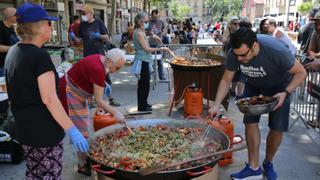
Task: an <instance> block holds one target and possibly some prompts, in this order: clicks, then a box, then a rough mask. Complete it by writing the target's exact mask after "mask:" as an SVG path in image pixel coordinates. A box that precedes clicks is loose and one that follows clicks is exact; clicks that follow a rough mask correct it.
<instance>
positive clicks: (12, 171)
mask: <svg viewBox="0 0 320 180" xmlns="http://www.w3.org/2000/svg"><path fill="white" fill-rule="evenodd" d="M165 65H166V67H168V64H165ZM130 67H131V66H130V64H128V65H126V66H125V67H124V68H123V69H122V70H121V71H120V72H118V73H116V74H114V75H112V76H111V77H112V80H113V92H114V97H115V98H116V99H117V100H118V101H120V102H121V103H122V106H120V107H119V109H120V110H121V111H122V112H123V113H126V111H134V110H136V108H137V105H136V104H137V102H136V101H137V100H136V99H137V98H136V84H137V82H136V79H135V77H134V76H133V75H132V74H131V73H130ZM166 72H167V71H166ZM168 96H169V91H168V84H162V83H160V84H157V85H156V86H155V89H154V90H151V92H150V96H149V102H150V103H151V104H152V105H153V109H154V111H153V113H152V114H151V115H143V116H136V118H139V119H148V118H157V119H159V118H160V119H162V118H169V117H168V106H169V100H168ZM229 107H230V108H229V111H228V112H227V113H226V116H228V117H230V118H231V119H232V120H233V122H234V123H235V133H236V134H240V135H242V136H244V126H243V124H242V114H241V113H240V112H239V111H238V109H237V107H236V106H235V105H234V98H231V101H230V104H229ZM93 111H94V110H93ZM182 114H183V103H180V104H179V105H178V106H177V107H176V108H175V109H174V111H173V114H172V118H174V119H183V115H182ZM260 130H261V136H262V141H261V147H260V150H261V152H260V162H262V161H263V159H264V155H265V154H264V150H265V138H266V135H267V132H268V127H267V116H266V115H265V116H263V117H262V119H261V123H260ZM68 142H69V139H68V137H66V138H65V146H64V147H65V153H64V170H63V179H66V180H78V179H90V178H86V177H84V176H82V175H79V174H78V173H77V172H76V164H77V162H76V157H75V154H74V153H73V150H72V148H71V146H70V144H69V143H68ZM319 149H320V134H318V133H316V132H315V131H314V130H312V129H306V128H305V127H304V126H303V124H302V123H301V122H300V121H298V122H297V123H296V124H295V125H294V126H293V128H292V129H291V130H290V132H288V133H285V136H284V139H283V143H282V145H281V147H280V150H279V152H278V154H277V155H276V158H275V160H274V166H275V169H276V170H277V172H278V174H279V179H280V180H282V179H286V180H287V179H288V180H289V179H290V180H302V179H303V180H305V179H306V180H318V179H320V151H319ZM233 157H234V163H233V164H231V165H229V166H227V167H223V168H221V167H220V168H219V179H221V180H225V179H230V178H229V175H230V173H232V172H235V171H238V170H240V169H242V168H243V166H244V163H245V162H246V159H247V151H246V150H243V151H240V152H236V153H234V156H233ZM24 172H25V164H24V162H23V163H21V164H19V165H9V164H1V165H0V174H1V176H0V179H1V180H16V179H24Z"/></svg>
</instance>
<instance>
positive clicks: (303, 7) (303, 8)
mask: <svg viewBox="0 0 320 180" xmlns="http://www.w3.org/2000/svg"><path fill="white" fill-rule="evenodd" d="M312 8H313V4H312V2H306V3H302V4H300V5H299V6H298V11H299V12H300V14H302V15H306V14H308V12H309V11H311V9H312Z"/></svg>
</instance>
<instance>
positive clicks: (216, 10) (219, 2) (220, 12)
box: [205, 0, 244, 20]
mask: <svg viewBox="0 0 320 180" xmlns="http://www.w3.org/2000/svg"><path fill="white" fill-rule="evenodd" d="M243 1H244V0H237V1H235V0H205V5H206V7H209V8H210V9H211V10H212V14H213V18H214V19H215V20H218V19H220V18H228V17H229V16H232V15H236V16H240V14H241V11H242V5H243Z"/></svg>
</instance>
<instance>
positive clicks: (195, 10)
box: [164, 0, 212, 23]
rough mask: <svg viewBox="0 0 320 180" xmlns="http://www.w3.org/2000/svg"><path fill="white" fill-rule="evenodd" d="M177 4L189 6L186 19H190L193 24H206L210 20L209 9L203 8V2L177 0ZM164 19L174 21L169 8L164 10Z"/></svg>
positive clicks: (201, 0)
mask: <svg viewBox="0 0 320 180" xmlns="http://www.w3.org/2000/svg"><path fill="white" fill-rule="evenodd" d="M178 2H179V3H181V4H184V5H187V6H189V8H190V10H191V11H190V13H189V14H188V16H187V17H186V18H192V21H193V22H195V23H198V22H202V23H208V22H210V21H211V20H212V14H211V11H210V9H209V8H207V7H206V6H205V0H178ZM165 11H166V13H165V14H164V17H166V18H169V19H174V16H173V15H172V13H171V11H170V9H169V8H166V9H165Z"/></svg>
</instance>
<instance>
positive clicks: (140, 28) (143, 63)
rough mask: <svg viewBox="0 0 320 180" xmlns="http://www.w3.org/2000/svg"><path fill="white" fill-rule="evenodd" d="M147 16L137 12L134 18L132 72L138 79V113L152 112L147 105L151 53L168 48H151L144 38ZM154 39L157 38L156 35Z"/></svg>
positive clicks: (151, 61)
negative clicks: (134, 53) (134, 52)
mask: <svg viewBox="0 0 320 180" xmlns="http://www.w3.org/2000/svg"><path fill="white" fill-rule="evenodd" d="M148 20H149V19H148V14H147V13H145V12H139V13H138V14H137V15H136V16H135V18H134V28H135V30H134V32H133V44H134V48H135V50H136V55H135V57H134V63H133V66H132V71H133V73H134V75H135V76H136V77H137V78H138V90H137V94H138V111H152V107H151V105H150V104H149V103H148V95H149V90H150V74H151V72H152V71H153V68H152V63H153V59H152V57H151V53H152V52H157V51H167V50H168V48H165V47H161V48H151V47H150V46H149V42H148V40H147V36H146V31H145V30H146V29H148V27H149V23H148ZM152 36H155V37H154V38H157V36H156V35H152Z"/></svg>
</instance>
